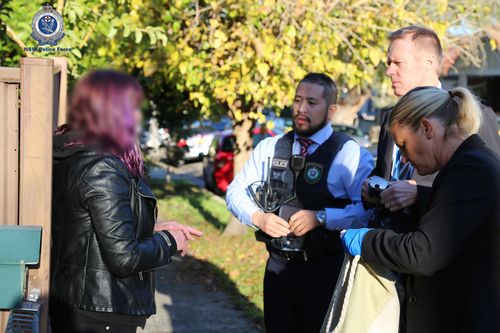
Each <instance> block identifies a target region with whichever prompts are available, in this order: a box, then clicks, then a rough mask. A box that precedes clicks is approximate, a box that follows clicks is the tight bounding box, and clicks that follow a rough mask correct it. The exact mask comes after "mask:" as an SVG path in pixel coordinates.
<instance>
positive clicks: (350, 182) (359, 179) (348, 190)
mask: <svg viewBox="0 0 500 333" xmlns="http://www.w3.org/2000/svg"><path fill="white" fill-rule="evenodd" d="M332 133H333V129H332V126H331V125H330V124H328V125H326V126H325V127H323V128H322V129H321V130H319V131H318V132H316V133H315V134H314V135H312V136H311V137H309V138H310V139H311V140H313V141H314V143H313V144H311V145H310V146H309V148H308V153H309V155H310V154H312V153H314V151H316V149H317V148H318V147H319V146H320V145H321V144H323V142H325V141H326V140H327V139H328V138H329V137H330V135H331V134H332ZM283 135H284V134H281V135H278V136H275V137H272V138H267V139H265V140H263V141H261V142H260V143H259V144H258V145H257V147H255V149H254V151H253V152H252V154H251V156H250V159H249V160H248V161H247V162H246V164H245V166H244V167H243V170H241V171H240V172H239V173H238V174H237V175H236V176H235V177H234V180H233V181H232V183H231V184H230V185H229V187H228V189H227V193H226V202H227V207H228V209H229V210H230V211H231V213H233V215H234V216H236V218H237V219H238V220H240V221H241V222H242V223H244V224H246V225H248V226H253V225H252V215H253V214H254V213H255V212H256V211H258V210H260V209H259V207H258V206H257V205H256V204H255V203H254V201H253V200H252V198H251V196H250V195H249V193H248V192H247V187H248V186H249V185H250V184H252V183H254V182H256V181H261V180H265V179H266V178H267V171H268V161H269V158H271V161H272V158H273V157H274V147H275V146H276V142H278V140H279V139H280V138H282V137H283ZM297 137H298V136H297V135H295V140H294V142H293V146H292V152H293V154H295V155H298V154H300V148H301V147H300V143H299V142H298V141H297V140H296V139H297ZM372 169H373V157H372V155H371V154H370V153H369V152H368V151H367V150H365V149H363V148H361V147H360V146H359V145H358V144H357V143H356V142H355V141H353V140H350V141H348V142H346V143H345V144H344V146H343V147H342V149H341V150H340V151H339V152H338V153H337V156H335V159H334V160H333V163H332V165H331V167H330V170H329V172H328V178H327V182H328V190H329V191H330V193H331V194H332V195H333V196H334V197H335V198H338V199H350V200H351V202H352V204H350V205H348V206H346V207H344V208H329V207H324V209H325V211H326V216H327V225H326V227H327V228H328V229H330V230H343V229H351V228H362V227H366V226H367V224H368V219H369V218H370V215H371V210H368V211H365V210H364V208H363V204H362V202H361V185H362V184H363V181H364V180H365V179H366V178H368V176H369V175H370V172H371V171H372Z"/></svg>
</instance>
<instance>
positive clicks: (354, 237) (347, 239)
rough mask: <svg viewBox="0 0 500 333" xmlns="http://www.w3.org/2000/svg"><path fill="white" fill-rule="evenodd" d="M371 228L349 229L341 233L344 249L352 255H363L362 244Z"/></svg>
mask: <svg viewBox="0 0 500 333" xmlns="http://www.w3.org/2000/svg"><path fill="white" fill-rule="evenodd" d="M370 230H371V229H370V228H362V229H348V230H345V231H343V232H342V233H341V234H340V238H341V240H342V245H343V246H344V251H345V252H347V253H349V254H350V255H352V256H360V255H361V245H362V244H363V238H364V237H365V235H366V233H367V232H368V231H370Z"/></svg>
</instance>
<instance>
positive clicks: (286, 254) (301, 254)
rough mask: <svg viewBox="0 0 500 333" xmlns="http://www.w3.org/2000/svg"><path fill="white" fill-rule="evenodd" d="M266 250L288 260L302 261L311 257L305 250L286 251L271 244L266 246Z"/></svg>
mask: <svg viewBox="0 0 500 333" xmlns="http://www.w3.org/2000/svg"><path fill="white" fill-rule="evenodd" d="M267 250H268V251H269V252H270V253H274V254H276V255H278V256H280V257H283V258H285V259H286V261H289V262H304V261H308V260H310V259H312V258H311V257H310V256H308V255H307V251H286V250H280V249H277V248H274V247H272V246H267Z"/></svg>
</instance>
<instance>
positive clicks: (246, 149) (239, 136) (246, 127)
mask: <svg viewBox="0 0 500 333" xmlns="http://www.w3.org/2000/svg"><path fill="white" fill-rule="evenodd" d="M254 123H255V121H254V120H252V119H250V113H249V112H242V119H241V120H234V119H233V124H234V125H233V131H234V135H235V136H236V146H237V147H238V148H237V149H236V152H235V156H234V174H235V175H236V174H237V173H238V172H239V171H240V170H241V169H243V166H244V165H245V163H246V161H247V160H248V158H249V157H250V154H251V152H252V136H251V133H252V129H253V127H254ZM247 230H248V227H247V226H246V225H244V224H242V223H241V222H240V221H238V220H237V219H236V218H235V217H234V216H231V219H230V220H229V223H228V225H227V226H226V228H225V229H224V232H223V233H222V235H223V236H238V235H243V234H245V233H246V232H247Z"/></svg>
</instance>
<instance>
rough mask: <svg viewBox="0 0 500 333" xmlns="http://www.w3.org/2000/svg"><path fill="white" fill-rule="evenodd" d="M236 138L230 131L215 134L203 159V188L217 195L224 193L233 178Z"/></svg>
mask: <svg viewBox="0 0 500 333" xmlns="http://www.w3.org/2000/svg"><path fill="white" fill-rule="evenodd" d="M235 143H236V138H235V136H234V135H233V132H232V131H224V132H220V133H218V134H216V135H215V136H214V139H213V140H212V143H211V145H210V148H209V150H208V155H206V156H205V157H204V158H203V180H204V181H205V187H206V188H207V189H208V190H210V191H214V192H215V193H217V194H223V193H226V190H227V187H228V186H229V184H230V183H231V182H232V181H233V177H234V149H235V147H236V145H235Z"/></svg>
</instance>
